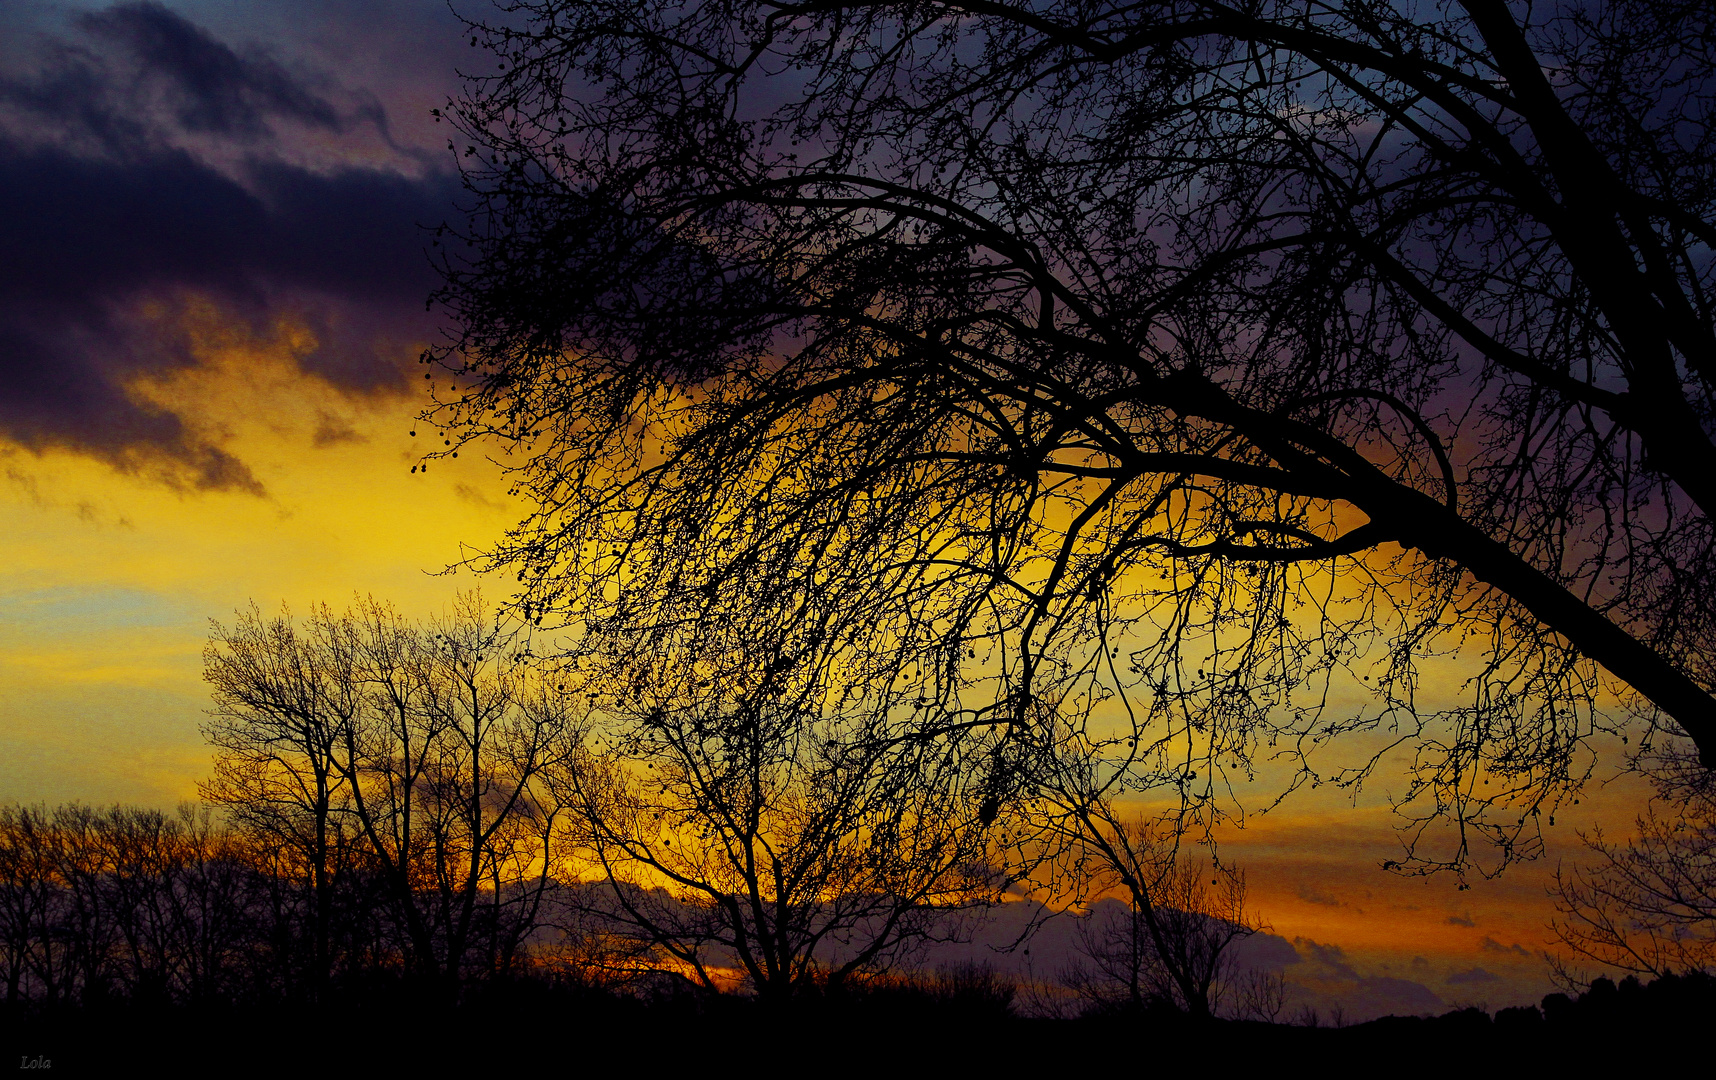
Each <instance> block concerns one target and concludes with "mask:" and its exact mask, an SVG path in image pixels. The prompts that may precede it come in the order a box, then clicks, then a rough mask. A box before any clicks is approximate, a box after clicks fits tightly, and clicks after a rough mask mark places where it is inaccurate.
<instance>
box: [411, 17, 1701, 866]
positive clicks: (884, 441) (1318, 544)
mask: <svg viewBox="0 0 1716 1080" xmlns="http://www.w3.org/2000/svg"><path fill="white" fill-rule="evenodd" d="M506 6H507V7H508V9H509V11H510V12H511V14H510V15H509V16H508V17H507V19H506V20H505V21H504V22H502V23H497V24H494V25H491V26H473V38H472V43H473V45H479V46H486V48H487V49H488V50H489V51H488V52H487V53H485V52H481V51H478V52H473V54H472V55H473V56H475V57H483V60H482V61H480V62H481V63H482V64H485V65H487V67H486V72H487V73H486V74H482V73H480V74H479V77H476V78H474V79H473V81H472V83H471V84H470V86H471V89H470V91H469V93H468V94H467V95H466V96H465V97H464V98H463V99H462V100H460V101H458V102H455V103H452V104H451V105H450V107H449V109H448V110H446V113H445V119H446V120H448V121H449V123H450V127H451V132H452V134H451V135H450V139H451V142H450V145H451V146H453V147H455V148H456V149H457V150H458V151H459V152H460V153H461V155H462V160H463V161H464V163H465V169H466V179H467V183H468V185H469V187H470V189H471V192H472V193H473V199H474V208H475V213H474V215H473V217H472V224H471V227H470V229H469V230H468V231H466V233H465V235H463V237H462V238H461V239H462V243H463V245H464V246H463V249H462V250H463V254H462V255H461V256H460V257H458V258H457V259H454V260H451V261H450V263H449V266H448V285H447V288H446V290H445V292H444V295H443V299H444V301H445V302H446V304H447V305H448V306H449V307H450V309H451V310H452V311H453V312H454V313H455V315H456V316H457V318H458V321H459V325H460V327H461V329H462V336H461V337H460V338H459V340H458V341H457V342H456V344H455V345H453V346H451V347H449V348H446V349H444V350H440V351H438V352H436V353H435V354H434V355H433V356H432V357H431V358H430V359H431V360H432V361H433V362H434V363H435V365H436V366H435V367H432V368H431V370H430V372H429V375H430V377H432V378H434V377H435V376H436V374H437V372H438V371H439V372H440V377H439V378H437V379H436V381H435V382H434V386H435V390H436V394H437V401H438V402H439V404H438V406H437V407H436V408H435V409H432V410H431V416H432V418H434V419H435V420H437V421H438V422H439V423H440V424H441V426H442V428H443V429H444V430H445V431H446V432H447V434H448V439H449V441H448V444H447V445H446V446H445V447H443V448H441V449H440V450H438V451H437V453H442V452H445V453H451V452H453V451H454V450H456V449H458V447H460V446H462V445H465V443H466V442H467V441H469V440H474V439H490V438H496V437H498V438H499V439H501V440H503V441H505V442H506V443H508V444H509V452H510V453H512V454H514V455H515V456H514V457H513V458H512V459H511V462H512V465H513V467H514V469H515V471H514V474H513V475H514V478H515V480H516V483H517V485H518V487H519V489H520V490H521V491H522V492H523V493H524V494H525V495H526V496H527V497H528V498H529V499H531V500H532V501H533V505H534V506H536V507H537V508H538V509H537V510H536V511H535V512H534V513H533V514H532V515H531V516H530V517H529V519H528V520H526V521H524V522H522V523H521V525H520V526H519V527H518V528H517V529H516V530H515V531H514V532H513V533H512V534H511V535H510V536H509V538H508V540H507V541H506V542H505V543H504V544H503V545H502V546H501V547H500V548H499V549H497V550H496V551H495V552H494V553H493V558H494V559H495V560H497V561H498V562H501V563H504V564H507V565H509V566H512V567H514V568H516V569H517V570H518V572H519V579H520V581H521V583H522V590H523V591H522V592H521V598H520V603H521V605H522V606H523V607H524V609H525V611H526V612H527V614H529V615H530V616H531V617H533V618H547V619H548V620H549V621H550V623H554V622H567V623H575V624H579V625H583V626H587V627H592V628H595V629H597V630H599V631H600V632H601V633H602V634H604V635H607V636H609V637H610V638H613V637H615V636H616V635H617V636H618V637H619V638H621V639H628V637H629V639H630V640H634V641H636V642H637V643H638V645H637V647H638V648H639V649H640V650H654V651H656V652H658V653H663V650H666V651H665V653H663V654H664V655H670V654H671V648H670V646H671V645H672V643H673V642H675V641H683V640H689V639H690V638H695V637H696V636H697V634H698V633H699V630H698V628H699V627H704V626H714V625H721V621H722V619H723V618H724V617H725V614H732V613H734V612H735V611H736V608H737V607H738V606H742V607H744V608H745V610H746V612H747V614H746V615H744V618H745V619H748V620H749V619H758V618H759V617H760V616H765V615H766V616H768V619H769V620H772V623H771V625H778V626H779V627H781V628H783V629H782V631H781V632H782V633H783V634H785V635H786V636H787V639H788V640H796V641H797V645H796V646H795V647H796V648H798V649H799V650H800V651H801V652H802V653H803V655H804V656H806V657H809V656H812V655H815V656H821V657H833V658H836V659H834V660H830V661H829V662H839V663H842V664H846V665H856V667H857V669H859V670H860V671H861V673H863V674H864V677H865V678H867V679H869V680H870V683H869V685H871V686H872V687H873V688H874V693H876V694H878V695H883V696H885V695H895V698H896V700H897V702H898V705H899V707H901V708H907V709H915V710H917V714H918V715H920V716H921V717H922V721H921V722H922V723H923V724H924V725H926V728H935V727H944V728H945V727H947V726H950V725H969V726H988V727H991V728H992V729H993V730H994V731H995V732H998V733H1000V735H1001V736H1002V737H1001V738H1000V739H999V740H998V741H997V742H996V744H995V745H996V749H995V751H994V753H993V755H992V756H991V759H990V764H989V765H988V766H987V768H989V769H990V779H989V780H988V781H987V790H989V791H990V792H991V794H992V795H993V797H994V798H995V799H996V800H999V801H1002V802H1005V801H1006V800H1007V799H1009V798H1011V797H1012V796H1015V795H1019V794H1021V793H1024V792H1027V791H1030V790H1035V791H1036V792H1037V793H1038V794H1042V793H1043V792H1045V791H1047V792H1048V793H1049V795H1050V796H1052V797H1050V798H1048V800H1047V802H1046V803H1045V804H1044V805H1058V806H1062V807H1072V808H1073V810H1074V811H1075V812H1074V813H1073V814H1072V817H1073V818H1076V817H1077V813H1076V810H1077V807H1079V806H1089V805H1092V801H1093V800H1103V799H1112V798H1114V797H1116V796H1117V795H1121V794H1124V793H1126V792H1129V791H1139V790H1158V791H1167V792H1169V793H1173V792H1176V791H1177V792H1178V793H1179V794H1180V795H1181V796H1182V797H1183V799H1184V805H1185V806H1186V807H1188V808H1190V809H1193V810H1198V809H1200V808H1203V809H1208V808H1212V807H1216V806H1218V805H1219V797H1220V796H1221V795H1222V793H1223V792H1224V791H1226V790H1228V788H1229V786H1230V785H1231V783H1232V781H1233V780H1234V779H1235V778H1236V776H1238V777H1244V776H1246V775H1249V774H1250V772H1251V770H1252V768H1253V763H1254V762H1256V761H1257V760H1259V758H1260V757H1261V756H1270V757H1274V758H1278V759H1283V760H1286V761H1287V762H1289V763H1291V764H1293V765H1295V766H1296V767H1297V768H1298V769H1299V770H1300V771H1299V773H1298V774H1297V775H1299V776H1300V777H1301V778H1302V779H1304V778H1310V779H1317V780H1336V781H1341V782H1351V781H1356V780H1357V779H1359V778H1361V777H1362V776H1363V775H1365V774H1366V772H1367V771H1369V769H1370V767H1371V765H1372V764H1373V763H1374V762H1375V761H1376V760H1379V759H1380V758H1381V755H1382V753H1383V752H1384V751H1385V750H1386V748H1387V747H1389V746H1392V745H1397V744H1400V743H1405V744H1407V745H1408V746H1409V748H1410V750H1411V752H1412V754H1413V758H1412V761H1413V764H1412V766H1411V768H1412V777H1413V781H1412V786H1411V787H1410V789H1409V790H1408V792H1407V796H1406V798H1407V801H1409V802H1411V803H1413V804H1414V805H1417V806H1420V807H1424V809H1423V811H1422V814H1421V816H1423V817H1425V818H1427V819H1435V820H1444V821H1450V820H1451V821H1454V822H1457V823H1459V824H1460V825H1461V826H1462V827H1461V828H1460V829H1459V830H1458V836H1459V840H1458V842H1457V844H1456V845H1455V847H1454V848H1453V849H1452V850H1451V852H1449V851H1445V852H1443V853H1442V854H1440V855H1438V856H1436V857H1435V858H1434V859H1429V862H1436V861H1441V862H1453V863H1457V864H1458V863H1463V862H1464V860H1466V859H1467V858H1468V857H1469V854H1470V852H1471V851H1472V849H1471V847H1470V845H1469V840H1470V838H1471V837H1472V836H1473V835H1475V834H1474V830H1476V834H1482V835H1485V836H1487V838H1488V840H1490V841H1492V842H1496V843H1499V845H1500V847H1501V850H1503V851H1504V852H1511V853H1514V854H1518V853H1520V852H1522V851H1525V850H1528V849H1529V848H1530V846H1531V844H1532V842H1533V836H1534V833H1533V832H1532V829H1533V827H1534V825H1535V821H1534V816H1533V815H1532V814H1531V813H1530V811H1534V810H1536V809H1537V808H1538V807H1539V806H1542V805H1544V804H1545V803H1547V805H1548V806H1549V807H1550V808H1552V807H1553V806H1554V804H1555V802H1556V801H1557V800H1559V799H1561V798H1563V797H1565V796H1566V794H1567V793H1568V791H1569V790H1570V789H1571V788H1572V787H1573V786H1575V785H1576V784H1577V783H1578V781H1579V780H1580V778H1581V777H1582V776H1583V775H1584V771H1585V770H1586V769H1588V768H1589V757H1588V755H1586V754H1585V753H1584V752H1583V751H1582V747H1584V746H1585V745H1586V744H1587V743H1588V740H1589V739H1590V737H1591V735H1592V733H1593V732H1594V731H1596V730H1599V729H1601V728H1603V727H1604V726H1607V725H1611V724H1613V723H1618V722H1619V720H1620V719H1621V718H1624V717H1625V716H1626V715H1628V714H1629V713H1631V714H1633V715H1637V716H1640V717H1642V718H1643V719H1644V720H1645V721H1647V722H1648V723H1649V724H1651V725H1652V726H1651V730H1652V731H1653V732H1663V731H1666V732H1667V733H1668V734H1666V735H1656V736H1653V737H1658V738H1670V739H1673V738H1681V737H1684V738H1689V739H1690V740H1691V742H1692V743H1694V744H1696V747H1697V748H1698V750H1699V751H1700V752H1701V754H1702V757H1703V760H1704V761H1705V762H1706V764H1709V763H1712V762H1716V707H1713V701H1712V698H1711V696H1710V692H1709V691H1710V688H1711V686H1712V685H1713V679H1716V672H1713V671H1712V669H1711V655H1712V654H1711V642H1713V641H1716V635H1713V633H1712V631H1713V629H1716V627H1713V626H1712V615H1713V613H1716V600H1713V596H1712V592H1711V589H1712V586H1711V584H1710V582H1711V581H1712V573H1711V571H1712V569H1713V567H1712V566H1711V562H1712V558H1711V536H1710V511H1711V509H1712V508H1713V507H1716V447H1713V445H1712V441H1711V436H1710V431H1711V423H1712V417H1711V411H1710V410H1711V400H1712V399H1711V391H1712V386H1713V382H1712V380H1713V378H1716V336H1713V330H1712V316H1711V309H1710V306H1709V302H1708V293H1709V289H1710V287H1711V284H1712V282H1711V280H1710V279H1711V265H1710V258H1711V248H1710V245H1711V244H1712V242H1713V241H1716V224H1713V218H1712V195H1713V186H1712V180H1713V177H1712V170H1713V169H1716V147H1713V146H1712V135H1711V128H1710V123H1709V121H1710V111H1711V94H1712V92H1713V91H1716V73H1713V71H1712V63H1713V61H1712V57H1711V54H1710V52H1709V49H1708V42H1709V40H1710V39H1711V35H1712V33H1716V26H1713V25H1712V21H1713V20H1712V14H1711V12H1710V10H1709V9H1708V7H1707V6H1706V5H1704V4H1701V3H1696V2H1692V0H1686V2H1673V3H1648V2H1637V0H1635V2H1617V3H1607V4H1598V3H1592V4H1579V3H1572V2H1569V3H1555V4H1537V5H1533V6H1530V7H1529V8H1528V7H1526V6H1521V5H1514V6H1510V5H1508V4H1506V3H1504V2H1502V0H1463V2H1459V3H1455V2H1444V3H1407V2H1401V3H1387V2H1359V0H1352V2H1343V0H1327V2H1315V0H1291V2H1272V0H1255V2H1242V3H1235V4H1224V3H1216V2H1203V0H1173V2H1163V3H1117V2H1104V0H1083V2H1077V0H1036V2H1018V0H993V2H991V0H970V2H965V3H957V2H949V3H892V4H883V3H873V4H872V3H838V2H832V0H828V2H822V0H816V2H805V3H787V2H768V0H725V2H695V0H686V2H683V3H667V2H662V0H615V2H582V3H572V2H563V0H530V2H523V3H515V4H510V5H506ZM497 60H498V67H497V66H496V64H497ZM430 456H431V457H433V456H435V455H433V454H432V455H430ZM807 597H816V598H830V597H833V598H837V601H838V602H837V604H836V605H835V606H836V607H837V608H838V611H837V612H835V613H833V614H830V608H829V605H828V604H827V603H825V602H824V601H823V599H818V600H817V601H816V602H814V603H813V602H809V601H807V600H806V598H807ZM724 613H725V614H724ZM764 621H768V620H764ZM795 628H796V629H795ZM794 633H798V637H797V638H796V639H795V638H793V637H792V635H793V634H794ZM687 635H689V637H687ZM789 651H790V650H789ZM1445 652H1456V653H1459V654H1460V655H1461V656H1463V657H1465V658H1466V660H1467V661H1469V667H1468V668H1467V669H1466V676H1467V677H1466V681H1465V682H1464V684H1463V686H1461V687H1460V689H1459V696H1458V697H1457V698H1450V697H1449V696H1448V695H1447V694H1445V693H1442V692H1441V690H1442V689H1443V688H1440V687H1439V688H1438V692H1437V693H1436V694H1426V692H1425V689H1424V687H1423V686H1422V682H1423V679H1424V672H1425V668H1424V662H1425V660H1426V658H1428V657H1432V656H1436V655H1438V654H1440V653H1445ZM1604 672H1606V673H1607V677H1605V676H1604V675H1603V673H1604ZM1454 681H1455V682H1456V683H1458V682H1459V680H1458V679H1456V680H1454ZM1366 731H1369V732H1371V733H1373V735H1374V737H1367V736H1365V734H1364V732H1366ZM1346 734H1351V735H1352V736H1353V738H1352V739H1345V740H1342V741H1343V743H1344V744H1346V745H1357V746H1362V747H1363V748H1364V749H1363V752H1362V753H1360V754H1359V755H1358V757H1357V758H1354V759H1352V760H1348V761H1344V762H1336V763H1334V764H1330V765H1327V766H1325V765H1322V764H1319V763H1320V762H1321V761H1322V758H1321V757H1320V756H1317V754H1314V753H1313V752H1314V751H1316V749H1317V747H1319V746H1321V745H1322V744H1324V743H1327V742H1329V741H1331V740H1335V739H1337V737H1340V736H1343V735H1346ZM1502 806H1506V807H1508V809H1507V810H1506V811H1505V813H1504V812H1502V811H1500V810H1499V809H1498V808H1499V807H1502ZM990 813H993V808H991V809H990ZM1426 858H1428V857H1426ZM1425 864H1426V863H1420V864H1418V865H1425Z"/></svg>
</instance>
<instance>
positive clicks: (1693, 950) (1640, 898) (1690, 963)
mask: <svg viewBox="0 0 1716 1080" xmlns="http://www.w3.org/2000/svg"><path fill="white" fill-rule="evenodd" d="M1652 764H1653V765H1654V766H1655V769H1654V774H1655V781H1656V783H1657V785H1658V788H1659V791H1658V795H1659V800H1658V801H1657V802H1654V803H1653V804H1652V805H1651V806H1649V807H1647V808H1646V811H1645V813H1644V814H1642V815H1641V816H1640V817H1639V818H1638V820H1637V821H1636V822H1635V827H1636V829H1637V832H1636V833H1635V834H1634V835H1633V836H1631V837H1629V838H1627V839H1626V840H1625V841H1624V842H1617V841H1615V840H1612V839H1610V838H1609V837H1607V836H1605V835H1604V834H1603V832H1602V830H1601V829H1594V830H1592V831H1591V832H1590V833H1588V834H1586V833H1581V834H1580V839H1582V840H1583V841H1584V842H1585V849H1586V852H1587V853H1588V855H1589V856H1590V863H1589V865H1586V866H1583V867H1578V866H1574V867H1566V866H1564V867H1561V868H1559V869H1558V870H1557V871H1556V874H1555V900H1556V909H1557V913H1558V917H1557V918H1556V919H1555V920H1554V921H1553V922H1552V923H1551V924H1550V931H1551V933H1552V934H1553V935H1554V938H1555V941H1556V942H1557V944H1559V945H1560V946H1561V948H1562V949H1563V950H1564V952H1563V953H1562V955H1561V956H1560V957H1558V958H1557V966H1558V968H1559V970H1560V972H1561V974H1562V975H1563V976H1564V978H1563V981H1564V982H1569V983H1571V982H1572V981H1574V980H1573V979H1572V978H1571V977H1570V973H1569V970H1568V969H1569V968H1570V967H1571V966H1572V965H1573V964H1576V963H1578V962H1581V961H1595V962H1596V963H1598V964H1602V965H1605V966H1606V967H1610V968H1618V969H1620V970H1622V971H1630V972H1636V973H1638V974H1640V975H1654V976H1659V977H1660V976H1664V975H1669V974H1684V973H1687V972H1691V971H1703V972H1706V973H1708V972H1711V971H1712V970H1716V789H1713V788H1712V785H1711V783H1710V779H1709V774H1708V773H1707V772H1706V771H1705V770H1704V769H1703V768H1701V767H1699V766H1698V765H1697V763H1695V762H1692V761H1691V760H1690V755H1687V754H1676V753H1674V752H1673V751H1672V750H1671V751H1670V752H1669V753H1667V754H1664V755H1661V756H1660V757H1658V758H1656V760H1655V761H1654V762H1652Z"/></svg>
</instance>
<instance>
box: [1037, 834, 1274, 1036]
mask: <svg viewBox="0 0 1716 1080" xmlns="http://www.w3.org/2000/svg"><path fill="white" fill-rule="evenodd" d="M1090 825H1091V827H1090V829H1089V831H1088V832H1087V833H1086V834H1084V835H1083V836H1081V837H1080V843H1081V845H1082V846H1083V847H1084V857H1085V859H1087V860H1088V863H1087V865H1088V866H1089V869H1090V871H1091V873H1092V877H1093V879H1094V880H1096V881H1098V882H1100V881H1101V880H1102V879H1104V878H1106V879H1108V880H1109V881H1110V882H1113V883H1116V884H1119V885H1120V886H1121V888H1122V890H1123V895H1124V897H1125V907H1124V909H1122V910H1121V911H1119V912H1114V911H1112V910H1105V909H1104V907H1102V906H1100V905H1099V906H1098V907H1097V908H1095V909H1094V910H1093V912H1092V914H1091V915H1090V916H1088V917H1087V921H1086V922H1085V923H1084V924H1083V925H1082V926H1081V927H1080V940H1081V942H1082V944H1083V951H1084V953H1085V956H1086V958H1087V959H1088V960H1089V961H1090V963H1091V964H1092V965H1094V967H1093V968H1083V967H1080V968H1075V969H1074V970H1073V971H1071V972H1069V975H1070V976H1071V981H1073V982H1074V983H1075V984H1076V985H1075V989H1077V990H1078V991H1079V992H1080V993H1081V994H1082V995H1083V996H1085V997H1087V998H1088V999H1091V1000H1093V1001H1095V1002H1097V1003H1099V1004H1101V1005H1104V1006H1109V1007H1113V1006H1126V1007H1131V1008H1140V1007H1143V1006H1144V1005H1146V1004H1148V1003H1150V1002H1152V1001H1157V1002H1163V1003H1166V1004H1170V1005H1172V1006H1174V1007H1175V1008H1178V1009H1181V1010H1183V1011H1185V1012H1186V1013H1189V1014H1190V1015H1192V1016H1194V1017H1198V1018H1201V1019H1207V1018H1208V1017H1210V1016H1212V1015H1214V1013H1215V1010H1216V1008H1217V1007H1218V1005H1219V1004H1220V1000H1221V997H1222V994H1223V992H1224V991H1225V989H1226V984H1227V982H1228V979H1229V976H1230V975H1231V974H1232V954H1231V953H1230V952H1229V947H1230V946H1231V945H1233V943H1234V942H1236V941H1240V940H1242V939H1244V938H1247V937H1250V936H1251V935H1252V934H1255V933H1257V931H1258V930H1260V929H1262V924H1261V923H1259V922H1258V920H1257V918H1256V917H1255V916H1254V915H1253V914H1251V913H1250V912H1248V911H1247V910H1246V908H1245V874H1244V872H1243V871H1241V870H1239V869H1237V868H1235V867H1230V866H1222V865H1221V864H1220V862H1219V861H1217V860H1216V859H1215V858H1214V857H1210V858H1209V859H1208V860H1207V861H1206V860H1205V859H1203V858H1199V857H1197V856H1195V855H1194V854H1192V853H1191V852H1188V851H1186V850H1185V849H1184V847H1183V846H1182V841H1183V834H1182V831H1181V829H1180V828H1179V823H1178V822H1168V823H1162V822H1151V821H1144V820H1137V819H1124V818H1122V817H1120V816H1119V815H1118V814H1116V813H1114V812H1113V810H1112V808H1111V807H1104V808H1102V810H1101V816H1100V817H1097V816H1096V815H1095V814H1093V816H1092V821H1091V822H1090Z"/></svg>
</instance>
